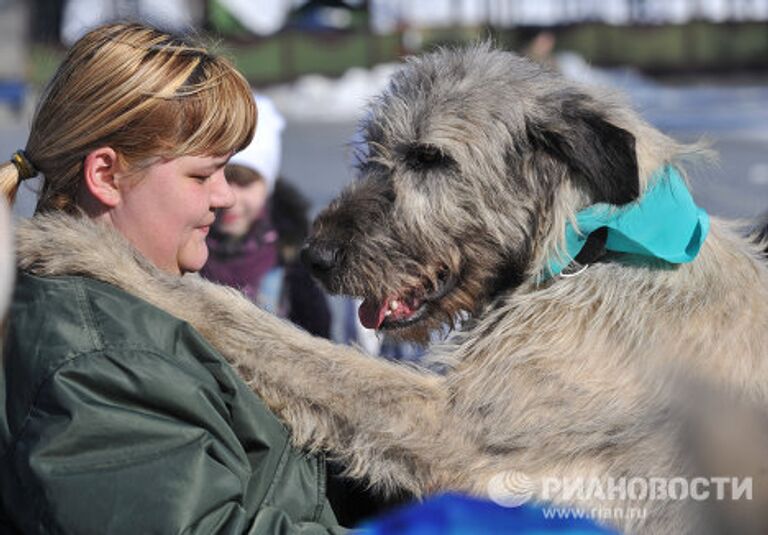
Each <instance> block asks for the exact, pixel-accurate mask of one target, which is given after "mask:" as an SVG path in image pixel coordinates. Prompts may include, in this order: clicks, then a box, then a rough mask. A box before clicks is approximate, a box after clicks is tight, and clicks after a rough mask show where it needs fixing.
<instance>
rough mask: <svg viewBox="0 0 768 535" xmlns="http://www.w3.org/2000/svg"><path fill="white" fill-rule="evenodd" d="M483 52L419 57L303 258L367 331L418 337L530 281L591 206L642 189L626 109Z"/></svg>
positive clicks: (371, 116)
mask: <svg viewBox="0 0 768 535" xmlns="http://www.w3.org/2000/svg"><path fill="white" fill-rule="evenodd" d="M612 106H614V105H613V104H610V103H608V102H604V101H601V100H599V99H598V98H596V97H595V96H593V95H592V94H590V93H589V92H588V91H586V90H584V89H580V88H578V87H576V86H575V85H573V84H571V83H569V82H567V81H565V80H563V79H562V78H561V77H560V76H559V75H557V74H556V73H553V72H551V71H549V70H547V69H545V68H543V67H542V66H540V65H538V64H535V63H533V62H531V61H528V60H525V59H523V58H520V57H518V56H516V55H514V54H511V53H508V52H503V51H499V50H494V49H492V48H491V47H490V46H488V45H478V46H475V47H472V48H469V49H464V50H459V51H445V50H444V51H439V52H436V53H433V54H430V55H426V56H423V57H421V58H416V59H412V60H410V61H409V62H408V64H407V65H406V66H405V67H404V68H403V69H402V71H400V72H399V73H398V74H397V75H395V77H394V78H393V80H392V82H391V84H390V87H389V89H388V90H387V91H386V92H385V93H384V94H383V95H381V96H380V97H379V98H378V99H377V100H376V101H375V102H374V103H373V104H372V106H371V107H370V110H369V111H368V114H367V118H366V119H365V120H364V121H363V123H362V125H361V126H362V129H361V130H362V133H363V137H364V139H365V149H364V151H363V155H362V157H361V158H360V163H359V171H360V180H359V181H357V182H356V183H355V184H353V185H352V186H350V187H349V188H348V189H347V190H345V191H344V192H343V193H342V194H341V196H340V197H339V198H338V199H336V200H335V201H334V202H333V203H332V204H331V205H330V206H329V207H328V208H327V209H326V210H325V211H324V212H323V213H321V214H320V216H319V217H318V219H317V221H316V222H315V224H314V229H313V233H312V235H311V237H310V239H309V242H308V245H307V247H306V248H305V250H304V258H305V260H306V261H307V263H308V264H309V265H310V267H311V268H312V270H313V272H314V273H315V275H316V276H317V277H318V278H319V279H320V280H321V281H322V282H323V283H324V284H325V286H326V287H327V289H328V290H329V291H331V292H334V293H343V294H348V295H353V296H359V297H363V298H364V299H365V302H364V303H363V305H362V307H361V310H360V314H361V319H362V320H363V323H364V324H366V325H367V326H369V327H375V328H382V329H393V330H394V329H396V330H397V333H398V334H399V335H400V336H402V337H404V338H411V339H417V340H419V339H420V340H423V339H424V338H425V337H426V335H427V334H428V332H429V331H430V330H432V329H434V328H438V327H441V326H442V325H443V324H445V323H451V322H453V320H454V319H455V318H456V317H457V316H460V315H461V314H462V313H468V314H474V313H477V312H478V311H479V310H481V309H482V308H483V307H484V306H485V305H486V304H487V303H488V302H489V301H490V300H491V299H493V297H494V296H495V295H497V294H498V293H499V292H500V291H503V290H507V289H510V288H515V287H517V286H519V285H520V284H521V283H523V282H524V281H526V280H527V279H528V278H529V277H531V276H533V275H534V274H536V273H537V271H538V270H539V269H540V264H541V262H542V261H543V258H544V256H546V254H547V251H548V249H550V248H552V247H553V246H554V245H555V244H556V242H557V239H558V238H559V236H561V234H559V233H560V232H562V228H560V227H562V225H564V221H565V218H567V217H568V215H569V214H572V213H573V211H574V210H577V209H579V208H581V207H583V206H586V205H589V204H592V203H597V202H607V203H611V204H615V205H622V204H625V203H628V202H631V201H633V200H635V199H636V198H637V197H638V195H639V192H640V179H639V176H638V163H637V157H636V150H635V138H634V136H633V134H632V133H630V132H628V131H627V129H625V128H623V127H621V126H619V125H618V124H616V121H615V120H614V116H621V113H624V111H623V108H621V107H620V106H619V105H618V104H617V105H615V106H616V110H617V111H616V113H614V109H613V108H612Z"/></svg>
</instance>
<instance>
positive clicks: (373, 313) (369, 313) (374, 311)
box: [357, 296, 422, 329]
mask: <svg viewBox="0 0 768 535" xmlns="http://www.w3.org/2000/svg"><path fill="white" fill-rule="evenodd" d="M421 303H422V301H420V300H415V301H410V302H406V301H404V300H403V299H398V298H397V297H396V296H390V297H389V298H387V299H385V300H384V301H383V302H379V301H374V300H372V299H366V300H365V301H363V304H362V305H360V308H359V309H358V310H357V315H358V317H359V318H360V323H362V324H363V327H365V328H366V329H378V328H379V327H381V324H382V323H384V318H386V317H389V318H390V319H393V320H396V321H403V320H406V319H408V318H410V317H411V316H413V314H414V312H415V311H416V309H418V307H419V306H421Z"/></svg>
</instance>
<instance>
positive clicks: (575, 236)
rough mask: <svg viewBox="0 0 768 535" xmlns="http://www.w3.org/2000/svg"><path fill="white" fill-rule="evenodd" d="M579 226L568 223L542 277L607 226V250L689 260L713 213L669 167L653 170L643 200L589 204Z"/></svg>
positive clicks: (570, 259) (578, 219) (557, 271)
mask: <svg viewBox="0 0 768 535" xmlns="http://www.w3.org/2000/svg"><path fill="white" fill-rule="evenodd" d="M576 224H577V228H578V230H577V228H574V226H573V224H572V223H571V222H570V221H569V222H568V223H567V224H566V226H565V251H563V253H562V254H559V255H555V256H553V257H552V258H550V259H549V262H548V264H547V269H545V271H544V272H543V273H542V274H541V275H540V277H539V278H540V281H544V280H547V279H549V278H550V277H553V276H555V275H558V274H560V273H561V272H562V271H563V269H564V268H566V267H567V266H568V265H569V264H571V263H572V262H573V261H574V259H577V257H578V255H579V253H580V252H581V251H582V249H583V248H584V245H585V243H587V239H588V237H589V236H590V234H592V233H593V232H595V231H596V230H598V229H601V228H603V227H605V228H606V229H607V233H606V234H605V243H604V247H605V249H606V250H608V251H614V252H618V253H631V254H636V255H642V256H648V257H653V258H659V259H662V260H665V261H667V262H670V263H672V264H683V263H686V262H690V261H692V260H693V259H694V258H696V255H698V254H699V250H700V249H701V245H702V244H703V243H704V239H705V238H706V237H707V232H708V231H709V216H708V215H707V213H706V212H705V211H704V210H703V209H701V208H699V207H698V206H696V204H695V203H694V202H693V198H692V197H691V193H690V192H689V191H688V187H687V186H686V184H685V181H684V180H683V177H682V176H681V175H680V172H679V171H678V170H677V169H676V168H675V167H673V166H671V165H668V166H666V167H664V168H663V169H661V170H660V171H658V172H657V173H655V174H654V177H653V179H652V180H651V184H650V186H649V187H648V189H647V190H646V191H645V193H644V194H643V195H642V196H641V197H640V199H639V200H637V201H635V202H633V203H631V204H628V205H626V206H622V207H618V206H614V205H610V204H605V203H600V204H595V205H592V206H589V207H587V208H585V209H583V210H580V211H579V212H577V213H576Z"/></svg>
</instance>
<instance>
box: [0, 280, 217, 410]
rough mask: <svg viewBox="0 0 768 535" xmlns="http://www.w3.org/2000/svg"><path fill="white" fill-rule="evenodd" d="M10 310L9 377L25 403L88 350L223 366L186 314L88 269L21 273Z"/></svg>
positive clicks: (190, 366) (199, 372)
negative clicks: (73, 272) (172, 312)
mask: <svg viewBox="0 0 768 535" xmlns="http://www.w3.org/2000/svg"><path fill="white" fill-rule="evenodd" d="M9 312H10V313H9V323H8V330H7V339H6V341H5V347H4V349H3V360H4V363H3V365H4V372H5V373H4V374H5V377H4V379H5V384H6V388H7V389H8V390H9V392H8V396H9V397H10V398H11V399H14V401H15V402H17V403H20V405H21V406H30V405H31V404H32V403H33V398H34V396H35V393H36V392H37V391H38V390H39V388H40V386H41V385H42V384H43V382H44V381H46V380H47V379H48V378H49V377H51V376H52V375H54V374H55V373H56V371H57V370H58V369H59V368H61V367H62V366H64V365H66V364H67V363H68V362H71V361H72V360H73V359H75V358H78V357H82V356H84V355H86V354H90V355H91V356H92V357H94V358H99V355H103V354H105V353H109V354H110V355H112V356H116V355H120V354H122V353H127V352H135V351H142V350H143V351H146V352H147V353H153V354H162V355H166V356H167V357H168V358H170V359H171V360H172V361H173V362H174V363H175V364H176V365H177V366H179V367H182V368H184V369H185V371H187V372H189V373H192V374H194V375H196V376H198V377H199V379H200V381H202V382H211V381H214V378H213V376H212V375H211V373H212V372H213V369H212V368H219V369H220V368H224V367H225V362H224V360H223V358H222V357H221V356H220V355H219V354H218V353H217V352H216V351H215V350H214V349H213V348H212V347H211V346H210V345H209V344H208V343H207V342H206V341H205V340H204V339H203V338H202V336H200V335H199V334H198V333H197V331H195V330H194V329H193V328H192V327H191V326H190V325H189V324H187V323H186V322H184V321H182V320H180V319H178V318H175V317H174V316H171V315H170V314H168V313H166V312H164V311H162V310H160V309H158V308H157V307H155V306H153V305H151V304H149V303H147V302H146V301H143V300H142V299H140V298H138V297H135V296H133V295H131V294H129V293H127V292H124V291H123V290H121V289H119V288H117V287H114V286H111V285H109V284H106V283H103V282H100V281H96V280H93V279H90V278H87V277H76V276H66V277H37V276H34V275H30V274H28V273H19V276H18V278H17V285H16V288H15V291H14V296H13V301H12V303H11V309H10V311H9ZM211 365H213V366H211ZM216 375H219V374H216ZM214 382H215V381H214ZM10 390H13V392H10Z"/></svg>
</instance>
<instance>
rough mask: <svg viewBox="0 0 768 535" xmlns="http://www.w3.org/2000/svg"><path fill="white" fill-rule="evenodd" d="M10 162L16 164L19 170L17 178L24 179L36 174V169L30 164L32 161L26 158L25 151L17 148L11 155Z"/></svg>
mask: <svg viewBox="0 0 768 535" xmlns="http://www.w3.org/2000/svg"><path fill="white" fill-rule="evenodd" d="M11 162H13V165H15V166H16V169H17V170H18V171H19V180H26V179H28V178H32V177H33V176H36V175H37V169H35V166H34V165H32V162H30V161H29V158H27V153H26V152H24V151H23V150H21V149H19V150H17V151H16V152H14V153H13V156H11Z"/></svg>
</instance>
